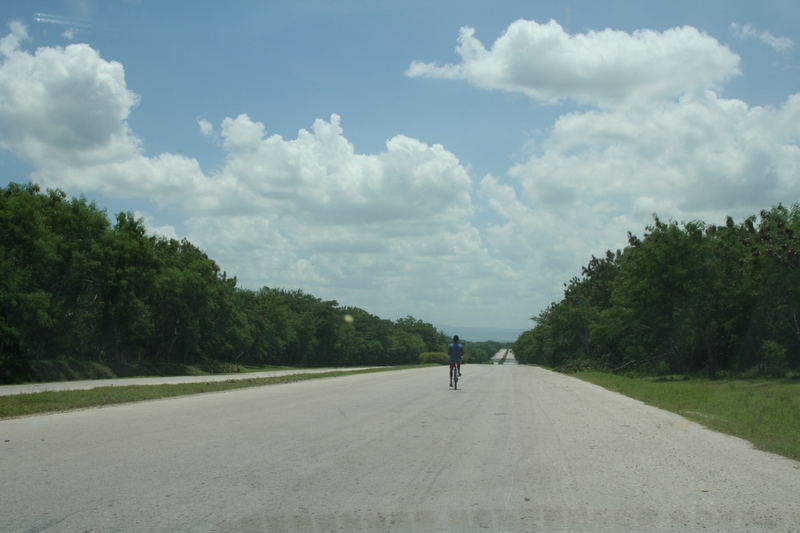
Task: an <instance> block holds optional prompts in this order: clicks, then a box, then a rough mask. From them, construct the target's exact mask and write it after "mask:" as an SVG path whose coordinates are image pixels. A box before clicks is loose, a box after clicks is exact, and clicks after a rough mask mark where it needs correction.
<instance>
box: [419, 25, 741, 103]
mask: <svg viewBox="0 0 800 533" xmlns="http://www.w3.org/2000/svg"><path fill="white" fill-rule="evenodd" d="M456 52H457V53H458V55H459V56H460V59H461V62H460V63H458V64H455V65H438V64H436V63H426V62H419V61H414V62H412V63H411V65H410V66H409V68H408V69H407V71H406V75H407V76H411V77H433V78H449V79H464V80H467V81H468V82H469V83H471V84H473V85H476V86H478V87H482V88H486V89H501V90H505V91H510V92H520V93H523V94H526V95H528V96H530V97H532V98H535V99H537V100H540V101H543V102H556V101H560V100H565V99H571V100H574V101H576V102H579V103H584V104H592V105H599V106H610V105H629V104H631V103H640V102H644V103H647V102H650V101H654V100H665V99H674V98H677V97H680V96H681V95H683V94H686V93H689V92H695V91H703V90H705V89H713V88H716V87H718V86H719V85H721V84H722V83H724V82H725V81H726V80H728V79H729V78H731V77H732V76H736V75H738V74H739V57H738V56H737V55H736V54H734V53H732V52H731V51H730V50H729V49H728V48H727V47H726V46H724V45H722V44H720V43H719V42H718V41H717V40H716V39H714V38H713V37H710V36H708V35H706V34H704V33H702V32H700V31H698V30H697V29H696V28H693V27H689V26H684V27H679V28H672V29H669V30H667V31H664V32H657V31H653V30H638V31H635V32H633V33H626V32H623V31H618V30H611V29H606V30H602V31H589V32H586V33H579V34H574V35H571V34H569V33H567V32H566V31H565V30H564V29H563V28H562V27H561V26H560V25H559V24H558V23H557V22H555V21H554V20H551V21H549V22H548V23H546V24H540V23H538V22H536V21H533V20H517V21H516V22H514V23H512V24H511V25H510V26H509V27H508V29H507V30H506V32H505V33H504V34H503V35H501V36H500V37H499V38H498V39H497V40H496V41H495V42H494V44H492V46H491V48H489V49H487V48H486V47H485V46H484V44H483V43H482V42H481V41H480V40H478V39H477V38H476V37H475V30H474V28H470V27H463V28H461V31H460V33H459V36H458V46H457V48H456Z"/></svg>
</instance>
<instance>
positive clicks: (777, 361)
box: [761, 341, 789, 378]
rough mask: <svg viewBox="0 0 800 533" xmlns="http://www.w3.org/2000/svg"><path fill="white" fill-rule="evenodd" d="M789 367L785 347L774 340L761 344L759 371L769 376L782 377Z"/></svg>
mask: <svg viewBox="0 0 800 533" xmlns="http://www.w3.org/2000/svg"><path fill="white" fill-rule="evenodd" d="M788 369H789V364H788V360H787V358H786V348H784V347H783V346H782V345H780V344H778V343H777V342H775V341H764V343H763V344H762V345H761V372H762V374H763V375H764V376H767V377H770V378H782V377H785V376H786V371H787V370H788Z"/></svg>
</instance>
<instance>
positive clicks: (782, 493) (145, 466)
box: [0, 365, 800, 533]
mask: <svg viewBox="0 0 800 533" xmlns="http://www.w3.org/2000/svg"><path fill="white" fill-rule="evenodd" d="M447 373H448V370H447V368H446V367H441V368H424V369H414V370H404V371H397V372H386V373H378V374H364V375H355V376H348V377H338V378H330V379H322V380H314V381H307V382H300V383H293V384H286V385H276V386H266V387H259V388H251V389H243V390H238V391H230V392H223V393H211V394H204V395H197V396H190V397H183V398H172V399H167V400H157V401H149V402H143V403H137V404H126V405H120V406H113V407H106V408H97V409H87V410H83V411H76V412H71V413H62V414H53V415H46V416H32V417H24V418H17V419H10V420H4V421H0V513H1V514H2V517H1V518H2V520H1V521H0V530H2V531H4V532H5V531H9V532H39V531H52V532H55V531H58V532H86V531H97V532H100V531H102V532H108V531H198V532H210V531H218V532H227V531H234V532H239V531H242V532H253V531H269V532H289V531H291V532H295V531H297V532H315V531H324V532H333V531H341V532H346V533H349V532H357V531H369V532H384V531H396V532H435V531H452V532H473V531H481V532H483V531H486V532H523V531H524V532H528V531H547V532H551V531H569V532H574V531H586V532H603V531H609V532H612V531H613V532H619V531H635V532H645V531H647V532H649V531H680V532H684V531H719V532H726V533H727V532H731V531H747V532H752V531H770V532H771V531H783V532H786V531H800V505H798V501H799V500H798V495H799V494H800V463H798V462H795V461H791V460H788V459H785V458H782V457H778V456H775V455H772V454H767V453H763V452H760V451H756V450H754V449H752V447H751V446H750V445H749V444H748V443H746V442H744V441H742V440H739V439H735V438H732V437H728V436H724V435H721V434H718V433H714V432H712V431H709V430H707V429H704V428H703V427H701V426H699V425H697V424H694V423H692V422H689V421H687V420H685V419H683V418H681V417H679V416H676V415H673V414H670V413H667V412H664V411H660V410H657V409H654V408H650V407H647V406H645V405H643V404H641V403H640V402H637V401H634V400H631V399H628V398H625V397H623V396H620V395H617V394H614V393H610V392H607V391H605V390H603V389H601V388H600V387H597V386H594V385H591V384H587V383H584V382H581V381H578V380H576V379H572V378H569V377H566V376H563V375H559V374H554V373H551V372H548V371H545V370H542V369H537V368H531V367H526V366H520V365H480V366H478V365H467V366H465V367H464V369H463V379H462V380H461V381H460V382H459V385H460V388H459V390H458V391H454V390H451V389H449V388H448V386H447V377H448V376H447ZM462 387H463V388H462Z"/></svg>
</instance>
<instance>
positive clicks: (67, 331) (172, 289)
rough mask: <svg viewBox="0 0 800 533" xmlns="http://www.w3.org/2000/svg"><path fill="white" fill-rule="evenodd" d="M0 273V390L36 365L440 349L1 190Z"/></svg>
mask: <svg viewBox="0 0 800 533" xmlns="http://www.w3.org/2000/svg"><path fill="white" fill-rule="evenodd" d="M0 273H2V276H0V311H2V312H0V383H1V382H13V381H18V380H23V379H36V377H37V376H35V375H33V373H32V371H31V363H32V362H35V361H39V360H51V359H75V360H81V361H96V362H100V363H112V364H113V363H142V362H148V361H158V362H162V363H165V362H166V363H176V364H182V365H189V364H198V363H206V364H212V363H214V362H227V363H234V364H252V365H289V366H332V365H337V366H338V365H343V366H346V365H388V364H405V363H416V362H418V357H419V355H420V354H421V353H423V352H432V351H441V350H443V349H444V348H445V347H446V345H447V338H446V337H445V335H444V334H442V333H441V332H438V331H437V330H436V328H434V327H433V326H432V325H431V324H428V323H425V322H423V321H421V320H417V319H415V318H414V317H412V316H408V317H406V318H401V319H399V320H397V321H390V320H385V319H381V318H379V317H377V316H374V315H372V314H370V313H368V312H367V311H364V310H362V309H359V308H355V307H341V306H339V304H338V303H337V302H336V301H326V300H322V299H319V298H317V297H315V296H312V295H310V294H306V293H304V292H302V291H299V290H286V289H276V288H268V287H263V288H261V289H259V290H255V291H253V290H247V289H242V288H239V287H237V282H236V278H235V277H229V276H228V275H227V273H225V272H222V271H220V268H219V266H218V265H217V264H216V263H215V262H214V261H213V260H212V259H211V258H209V257H208V256H207V255H206V254H205V253H204V252H203V251H202V250H200V249H198V248H197V247H196V246H194V245H193V244H192V243H191V242H189V241H187V240H186V239H184V240H180V241H178V240H175V239H166V238H163V237H157V236H152V235H148V234H147V231H146V228H145V226H144V224H143V222H142V221H141V220H139V219H136V218H135V217H134V216H133V215H132V214H131V213H120V214H118V215H117V216H116V219H115V221H114V222H113V223H112V222H111V221H109V219H108V217H107V215H106V213H105V211H103V210H101V209H99V208H98V207H97V206H96V205H95V204H94V203H91V202H88V201H87V200H86V199H85V198H72V199H68V198H67V196H66V194H64V193H63V192H61V191H58V190H48V191H46V192H44V193H42V192H41V190H40V189H39V187H38V186H36V185H32V184H27V185H19V184H14V183H12V184H10V185H8V186H7V187H5V188H0Z"/></svg>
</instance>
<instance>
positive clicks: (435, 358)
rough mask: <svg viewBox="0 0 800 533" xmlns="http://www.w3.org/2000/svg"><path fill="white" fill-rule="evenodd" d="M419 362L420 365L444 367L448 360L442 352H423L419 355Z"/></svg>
mask: <svg viewBox="0 0 800 533" xmlns="http://www.w3.org/2000/svg"><path fill="white" fill-rule="evenodd" d="M419 362H420V363H421V364H431V363H434V364H437V365H446V364H448V363H449V362H450V358H449V357H448V356H447V354H446V353H444V352H423V353H421V354H419Z"/></svg>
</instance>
